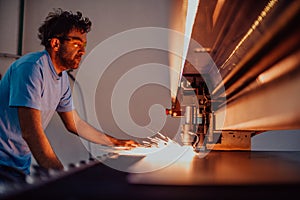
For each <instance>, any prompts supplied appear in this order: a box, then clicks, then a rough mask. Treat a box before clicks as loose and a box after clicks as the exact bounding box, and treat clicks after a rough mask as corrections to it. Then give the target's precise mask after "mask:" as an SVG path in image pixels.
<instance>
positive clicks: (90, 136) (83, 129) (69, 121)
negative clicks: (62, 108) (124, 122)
mask: <svg viewBox="0 0 300 200" xmlns="http://www.w3.org/2000/svg"><path fill="white" fill-rule="evenodd" d="M58 114H59V116H60V117H61V119H62V121H63V123H64V125H65V127H66V128H67V129H68V131H70V132H72V133H75V134H77V135H79V136H80V137H82V138H84V139H86V140H89V141H91V142H94V143H96V144H102V145H107V146H127V147H135V146H138V143H136V142H135V141H133V140H120V139H117V138H114V137H111V136H109V135H107V134H105V133H102V132H100V131H99V130H97V129H95V128H94V127H93V126H91V125H90V124H88V123H87V122H85V121H84V120H82V119H81V118H80V117H79V115H78V113H77V112H76V111H75V110H74V111H70V112H60V113H58Z"/></svg>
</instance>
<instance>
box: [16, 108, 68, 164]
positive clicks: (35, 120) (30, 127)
mask: <svg viewBox="0 0 300 200" xmlns="http://www.w3.org/2000/svg"><path fill="white" fill-rule="evenodd" d="M18 115H19V122H20V127H21V131H22V137H23V138H24V140H25V141H26V142H27V144H28V147H29V148H30V151H31V153H32V155H33V156H34V158H35V159H36V161H37V163H38V164H39V165H40V166H41V167H44V168H47V169H48V168H53V169H63V165H62V163H61V162H60V161H59V159H58V158H57V156H56V155H55V153H54V151H53V149H52V147H51V145H50V143H49V141H48V139H47V137H46V135H45V132H44V130H43V127H42V123H41V117H40V111H39V110H36V109H32V108H24V107H21V108H18Z"/></svg>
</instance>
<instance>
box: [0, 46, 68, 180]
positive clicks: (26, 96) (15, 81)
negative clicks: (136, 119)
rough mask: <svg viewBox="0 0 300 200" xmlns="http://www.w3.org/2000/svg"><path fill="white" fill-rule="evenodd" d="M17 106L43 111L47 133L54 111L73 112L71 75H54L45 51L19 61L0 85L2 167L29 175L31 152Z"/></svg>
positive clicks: (0, 162) (31, 54)
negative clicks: (24, 135) (25, 138)
mask: <svg viewBox="0 0 300 200" xmlns="http://www.w3.org/2000/svg"><path fill="white" fill-rule="evenodd" d="M18 106H25V107H30V108H35V109H38V110H40V111H41V117H42V123H43V128H44V129H45V128H46V127H47V125H48V123H49V121H50V120H51V118H52V116H53V114H54V112H55V111H58V112H67V111H71V110H72V109H73V102H72V96H71V87H70V83H69V79H68V75H67V73H66V72H63V73H62V74H61V76H59V75H58V74H57V73H56V72H55V70H54V66H53V64H52V61H51V59H50V56H49V54H48V52H47V51H46V50H44V51H41V52H35V53H29V54H27V55H25V56H23V57H21V58H19V59H18V60H16V61H15V62H14V63H13V64H12V65H11V66H10V67H9V68H8V70H7V72H6V73H5V75H4V76H3V78H2V80H1V81H0V164H2V165H6V166H12V167H15V168H17V169H19V170H22V171H24V172H25V173H26V174H29V173H30V165H31V152H30V150H29V147H28V145H27V143H26V142H25V140H24V139H23V138H22V134H21V130H20V124H19V119H18V113H17V107H18Z"/></svg>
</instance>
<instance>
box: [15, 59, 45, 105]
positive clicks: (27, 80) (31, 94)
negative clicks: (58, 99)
mask: <svg viewBox="0 0 300 200" xmlns="http://www.w3.org/2000/svg"><path fill="white" fill-rule="evenodd" d="M42 83H43V75H42V70H41V69H40V67H39V65H38V64H33V63H30V62H28V63H23V64H21V65H20V66H19V67H17V68H14V69H13V70H12V73H11V80H10V96H9V106H13V107H14V106H25V107H30V108H35V109H38V110H40V109H41V93H42V87H43V86H42Z"/></svg>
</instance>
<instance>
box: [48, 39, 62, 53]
mask: <svg viewBox="0 0 300 200" xmlns="http://www.w3.org/2000/svg"><path fill="white" fill-rule="evenodd" d="M50 46H51V48H52V49H53V50H54V51H58V49H59V46H60V41H59V39H57V38H52V39H51V41H50Z"/></svg>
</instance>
